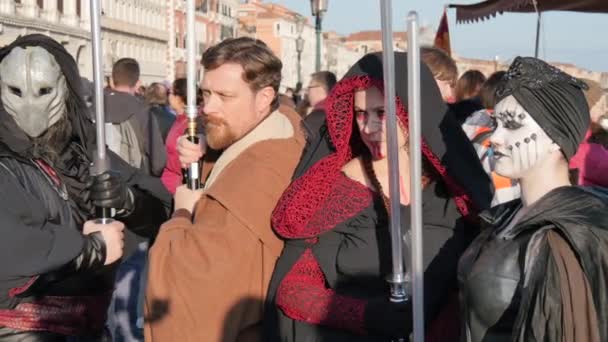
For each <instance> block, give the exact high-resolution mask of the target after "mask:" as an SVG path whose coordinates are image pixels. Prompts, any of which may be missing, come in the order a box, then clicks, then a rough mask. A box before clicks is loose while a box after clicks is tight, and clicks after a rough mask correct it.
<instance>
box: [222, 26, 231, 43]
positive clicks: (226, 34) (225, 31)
mask: <svg viewBox="0 0 608 342" xmlns="http://www.w3.org/2000/svg"><path fill="white" fill-rule="evenodd" d="M232 37H234V32H233V31H232V27H230V26H227V25H222V27H221V32H220V39H221V40H224V39H226V38H232Z"/></svg>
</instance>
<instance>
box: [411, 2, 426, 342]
mask: <svg viewBox="0 0 608 342" xmlns="http://www.w3.org/2000/svg"><path fill="white" fill-rule="evenodd" d="M407 70H408V73H407V91H408V100H407V107H408V115H409V135H410V212H411V218H412V221H411V225H410V230H411V237H412V240H411V242H410V244H409V245H410V247H411V249H412V251H411V252H412V259H411V260H412V262H411V268H410V275H411V278H412V297H413V298H412V299H413V302H412V304H413V312H414V342H423V341H424V266H423V262H422V182H421V178H422V152H421V151H422V148H421V128H420V122H421V121H420V120H421V118H420V99H421V97H420V40H419V37H418V13H416V12H414V11H412V12H410V13H409V14H408V16H407Z"/></svg>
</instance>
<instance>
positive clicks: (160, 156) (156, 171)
mask: <svg viewBox="0 0 608 342" xmlns="http://www.w3.org/2000/svg"><path fill="white" fill-rule="evenodd" d="M146 130H147V132H146V134H147V135H148V138H147V139H146V140H147V141H148V146H147V147H146V152H148V153H149V156H150V173H151V174H152V175H154V176H157V177H160V175H161V174H162V173H163V169H164V168H165V164H166V163H167V150H166V148H165V141H164V140H163V137H162V135H161V132H160V128H159V127H158V121H156V119H154V118H150V117H148V125H147V127H146Z"/></svg>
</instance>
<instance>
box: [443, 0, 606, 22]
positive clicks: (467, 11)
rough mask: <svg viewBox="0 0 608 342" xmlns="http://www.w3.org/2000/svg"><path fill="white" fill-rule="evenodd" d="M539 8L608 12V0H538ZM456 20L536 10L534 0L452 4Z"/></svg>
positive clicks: (468, 20)
mask: <svg viewBox="0 0 608 342" xmlns="http://www.w3.org/2000/svg"><path fill="white" fill-rule="evenodd" d="M537 6H538V10H539V11H541V12H545V11H573V12H587V13H608V0H537ZM449 7H450V8H456V21H457V22H459V23H462V22H465V23H466V22H472V21H479V20H485V19H489V18H490V17H495V16H496V14H497V13H499V14H502V13H503V12H522V13H526V12H532V13H533V12H536V10H535V8H534V3H533V0H487V1H483V2H479V3H476V4H472V5H456V4H451V5H450V6H449Z"/></svg>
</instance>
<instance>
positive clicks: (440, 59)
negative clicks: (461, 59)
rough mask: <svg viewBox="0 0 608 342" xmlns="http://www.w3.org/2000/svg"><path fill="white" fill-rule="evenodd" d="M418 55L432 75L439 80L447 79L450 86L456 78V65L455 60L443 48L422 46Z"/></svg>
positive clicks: (454, 82)
mask: <svg viewBox="0 0 608 342" xmlns="http://www.w3.org/2000/svg"><path fill="white" fill-rule="evenodd" d="M420 57H421V59H422V61H423V62H424V64H426V65H427V66H428V67H429V69H430V70H431V73H432V74H433V77H434V78H435V79H438V80H441V81H449V82H450V84H452V86H454V85H455V84H456V79H458V67H457V66H456V62H454V60H453V59H452V57H450V56H449V55H448V54H447V53H445V52H444V51H443V50H441V49H438V48H434V47H423V48H422V49H421V54H420Z"/></svg>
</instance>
